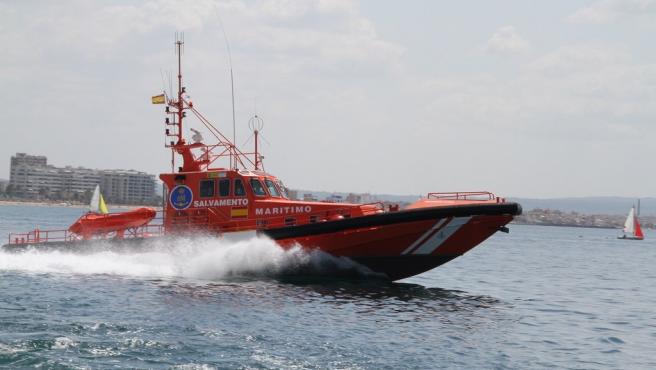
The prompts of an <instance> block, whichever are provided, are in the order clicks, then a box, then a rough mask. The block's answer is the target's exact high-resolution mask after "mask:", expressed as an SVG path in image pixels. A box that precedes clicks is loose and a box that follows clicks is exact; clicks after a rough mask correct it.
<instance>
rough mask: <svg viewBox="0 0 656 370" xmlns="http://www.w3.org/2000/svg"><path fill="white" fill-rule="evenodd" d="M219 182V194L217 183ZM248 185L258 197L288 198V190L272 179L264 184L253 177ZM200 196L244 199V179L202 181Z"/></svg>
mask: <svg viewBox="0 0 656 370" xmlns="http://www.w3.org/2000/svg"><path fill="white" fill-rule="evenodd" d="M217 182H218V192H217V186H216V183H217ZM248 183H249V185H250V187H251V190H252V191H253V194H254V195H255V196H258V197H265V196H267V195H270V196H272V197H277V198H288V196H287V189H286V188H285V187H284V186H283V185H282V183H280V182H279V181H277V182H274V181H273V180H271V179H264V182H262V181H261V180H260V179H259V178H257V177H251V178H249V179H248ZM231 185H232V186H233V189H232V190H233V193H232V194H231V192H230V190H231V189H230V188H231ZM199 187H200V189H199V195H200V197H201V198H212V197H214V196H215V194H218V196H219V197H229V196H231V195H233V196H235V197H244V196H246V189H245V186H244V182H243V181H242V179H220V180H218V181H217V180H215V179H206V180H200V185H199Z"/></svg>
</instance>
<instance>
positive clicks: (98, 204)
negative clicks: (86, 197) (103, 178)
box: [89, 185, 109, 214]
mask: <svg viewBox="0 0 656 370" xmlns="http://www.w3.org/2000/svg"><path fill="white" fill-rule="evenodd" d="M89 212H91V213H97V214H108V213H109V211H108V210H107V205H106V204H105V199H104V198H103V196H102V194H101V193H100V185H96V189H95V190H94V191H93V195H92V196H91V202H89Z"/></svg>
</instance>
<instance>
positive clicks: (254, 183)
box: [251, 177, 266, 197]
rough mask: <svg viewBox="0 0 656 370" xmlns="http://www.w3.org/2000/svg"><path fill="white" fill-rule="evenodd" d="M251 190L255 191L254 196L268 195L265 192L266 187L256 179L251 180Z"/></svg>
mask: <svg viewBox="0 0 656 370" xmlns="http://www.w3.org/2000/svg"><path fill="white" fill-rule="evenodd" d="M251 188H252V189H253V194H255V195H257V196H258V197H263V196H265V195H266V191H265V190H264V186H262V182H260V180H258V179H256V178H254V177H252V178H251Z"/></svg>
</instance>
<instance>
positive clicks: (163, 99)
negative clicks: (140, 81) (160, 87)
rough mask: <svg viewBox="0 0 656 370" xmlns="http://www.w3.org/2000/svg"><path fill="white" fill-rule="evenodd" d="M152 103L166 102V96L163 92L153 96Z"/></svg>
mask: <svg viewBox="0 0 656 370" xmlns="http://www.w3.org/2000/svg"><path fill="white" fill-rule="evenodd" d="M153 104H166V97H165V96H164V94H160V95H155V96H153Z"/></svg>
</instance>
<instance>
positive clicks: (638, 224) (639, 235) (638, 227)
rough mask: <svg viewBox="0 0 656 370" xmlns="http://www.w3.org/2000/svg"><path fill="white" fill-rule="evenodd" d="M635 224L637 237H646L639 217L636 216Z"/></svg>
mask: <svg viewBox="0 0 656 370" xmlns="http://www.w3.org/2000/svg"><path fill="white" fill-rule="evenodd" d="M633 222H634V224H635V231H634V236H635V237H636V238H637V239H644V238H645V236H644V235H643V234H642V228H641V227H640V222H639V221H638V217H637V216H636V218H635V220H634V221H633Z"/></svg>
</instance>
